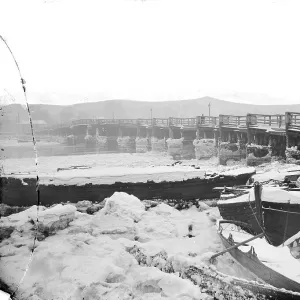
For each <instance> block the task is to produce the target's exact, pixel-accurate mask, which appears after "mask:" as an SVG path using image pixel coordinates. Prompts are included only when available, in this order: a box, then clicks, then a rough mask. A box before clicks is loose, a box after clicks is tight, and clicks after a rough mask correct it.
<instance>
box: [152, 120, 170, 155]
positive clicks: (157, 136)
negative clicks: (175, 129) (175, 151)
mask: <svg viewBox="0 0 300 300" xmlns="http://www.w3.org/2000/svg"><path fill="white" fill-rule="evenodd" d="M168 136H169V129H168V119H157V118H154V119H152V136H151V150H152V151H153V152H165V151H166V150H167V144H166V137H167V138H168Z"/></svg>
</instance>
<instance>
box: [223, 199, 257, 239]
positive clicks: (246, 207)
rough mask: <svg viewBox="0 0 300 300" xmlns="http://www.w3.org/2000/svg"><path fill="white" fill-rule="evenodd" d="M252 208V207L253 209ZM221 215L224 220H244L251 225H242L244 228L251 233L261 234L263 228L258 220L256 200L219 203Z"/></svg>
mask: <svg viewBox="0 0 300 300" xmlns="http://www.w3.org/2000/svg"><path fill="white" fill-rule="evenodd" d="M251 208H252V209H251ZM218 209H219V211H220V215H221V216H222V218H223V219H224V220H231V221H238V222H243V223H246V224H248V225H249V227H250V228H249V227H244V226H241V228H242V229H243V230H245V231H246V232H248V233H251V234H259V233H261V232H262V228H261V226H260V225H259V223H258V221H257V211H256V207H255V202H254V201H251V202H248V201H247V202H236V203H226V202H224V203H223V204H218Z"/></svg>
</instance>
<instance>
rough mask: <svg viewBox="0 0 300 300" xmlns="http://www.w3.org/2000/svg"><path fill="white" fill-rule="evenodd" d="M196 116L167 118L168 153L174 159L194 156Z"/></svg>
mask: <svg viewBox="0 0 300 300" xmlns="http://www.w3.org/2000/svg"><path fill="white" fill-rule="evenodd" d="M196 124H197V123H196V118H169V124H168V125H169V138H168V139H167V146H168V154H169V155H171V156H172V157H173V158H174V159H190V158H194V157H195V151H194V145H193V141H194V139H195V138H196V132H197V126H196Z"/></svg>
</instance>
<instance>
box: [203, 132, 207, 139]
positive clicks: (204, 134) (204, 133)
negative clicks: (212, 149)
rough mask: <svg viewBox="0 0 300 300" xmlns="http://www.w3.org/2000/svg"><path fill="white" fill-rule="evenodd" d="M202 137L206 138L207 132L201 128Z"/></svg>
mask: <svg viewBox="0 0 300 300" xmlns="http://www.w3.org/2000/svg"><path fill="white" fill-rule="evenodd" d="M203 138H204V139H206V138H207V134H206V131H204V130H203Z"/></svg>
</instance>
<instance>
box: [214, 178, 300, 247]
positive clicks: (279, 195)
mask: <svg viewBox="0 0 300 300" xmlns="http://www.w3.org/2000/svg"><path fill="white" fill-rule="evenodd" d="M217 206H218V208H219V211H220V214H221V216H222V218H223V219H225V220H232V221H240V222H242V223H244V224H247V225H249V226H242V227H243V230H245V231H247V232H248V233H251V234H259V233H261V232H264V233H265V234H266V237H267V240H268V242H269V243H270V244H271V245H273V246H279V245H281V244H282V243H283V242H284V241H286V240H287V239H289V238H290V237H292V236H293V235H295V234H296V233H297V232H299V231H300V193H299V191H293V190H285V188H282V187H262V185H261V184H259V183H255V184H254V188H253V189H252V190H250V192H249V193H247V194H243V195H240V196H238V197H235V198H232V199H229V200H220V201H219V202H218V204H217Z"/></svg>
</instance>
